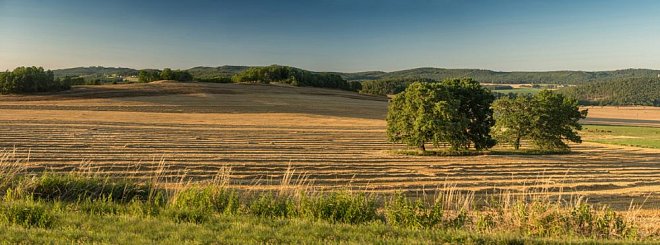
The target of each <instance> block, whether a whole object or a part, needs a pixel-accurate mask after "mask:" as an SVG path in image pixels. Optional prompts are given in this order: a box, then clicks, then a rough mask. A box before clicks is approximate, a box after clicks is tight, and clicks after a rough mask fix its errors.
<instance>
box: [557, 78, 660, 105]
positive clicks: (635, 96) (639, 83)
mask: <svg viewBox="0 0 660 245" xmlns="http://www.w3.org/2000/svg"><path fill="white" fill-rule="evenodd" d="M560 92H561V93H562V94H564V95H566V96H570V97H573V98H576V99H577V100H579V101H580V103H581V104H584V105H617V106H619V105H645V106H660V78H632V79H624V80H615V81H607V82H597V83H593V84H585V85H580V86H575V87H568V88H565V89H561V90H560Z"/></svg>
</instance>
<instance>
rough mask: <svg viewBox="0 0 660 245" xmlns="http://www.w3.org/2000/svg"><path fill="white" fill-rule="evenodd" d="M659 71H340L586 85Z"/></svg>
mask: <svg viewBox="0 0 660 245" xmlns="http://www.w3.org/2000/svg"><path fill="white" fill-rule="evenodd" d="M658 74H660V71H659V70H648V69H625V70H616V71H594V72H586V71H547V72H500V71H491V70H482V69H444V68H431V67H425V68H415V69H409V70H401V71H393V72H357V73H341V75H342V77H344V79H347V80H360V81H367V80H392V79H433V80H438V81H441V80H444V79H451V78H472V79H475V80H477V81H481V82H484V83H499V84H523V83H531V84H564V85H566V84H571V85H580V84H589V83H593V82H598V81H612V80H622V79H630V78H637V77H640V78H657V76H658Z"/></svg>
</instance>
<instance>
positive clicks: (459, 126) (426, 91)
mask: <svg viewBox="0 0 660 245" xmlns="http://www.w3.org/2000/svg"><path fill="white" fill-rule="evenodd" d="M493 100H494V97H493V96H492V94H490V92H489V91H488V90H486V89H484V88H482V87H481V86H480V85H479V83H478V82H476V81H473V80H471V79H462V80H446V81H443V82H439V83H424V82H415V83H412V84H410V86H408V88H406V90H405V91H403V92H402V93H399V94H397V95H396V96H395V97H394V98H393V99H392V101H391V102H390V104H389V106H388V115H387V135H388V139H389V140H390V141H392V142H401V143H405V144H408V145H411V146H417V147H419V149H420V150H425V146H424V144H425V143H427V142H431V143H433V144H434V145H436V146H437V145H439V144H440V143H447V144H449V145H450V146H451V148H452V149H453V150H461V149H467V148H469V147H470V145H473V146H474V147H475V148H476V149H479V150H482V149H487V148H490V147H492V146H493V145H494V144H495V141H494V140H493V139H492V138H491V137H490V128H491V127H492V126H493V124H494V121H493V118H492V110H491V109H490V105H491V103H492V102H493Z"/></svg>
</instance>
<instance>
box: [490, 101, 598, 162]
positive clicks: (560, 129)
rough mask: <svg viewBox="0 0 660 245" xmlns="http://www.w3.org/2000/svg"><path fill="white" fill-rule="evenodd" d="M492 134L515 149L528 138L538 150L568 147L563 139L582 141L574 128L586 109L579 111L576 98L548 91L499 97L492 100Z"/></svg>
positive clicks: (582, 117)
mask: <svg viewBox="0 0 660 245" xmlns="http://www.w3.org/2000/svg"><path fill="white" fill-rule="evenodd" d="M493 109H494V110H495V112H494V115H495V120H496V123H495V127H494V129H493V134H494V135H495V137H496V138H497V139H498V140H500V141H502V142H509V143H512V144H513V146H514V148H515V149H516V150H517V149H519V148H520V145H521V140H523V139H528V140H531V141H532V142H533V143H534V145H536V146H537V147H538V148H540V149H545V150H555V149H568V145H567V144H566V143H565V142H564V141H570V142H575V143H580V142H582V139H581V138H580V135H578V133H577V131H578V130H581V129H582V125H581V124H580V123H579V120H580V119H584V118H586V116H587V110H580V108H579V107H578V102H577V100H574V99H570V98H567V97H565V96H563V95H561V94H557V93H555V92H552V91H550V90H543V91H541V92H539V93H538V94H536V95H534V96H533V97H529V96H518V97H516V98H515V99H513V98H507V97H504V98H501V99H498V100H497V101H495V103H493Z"/></svg>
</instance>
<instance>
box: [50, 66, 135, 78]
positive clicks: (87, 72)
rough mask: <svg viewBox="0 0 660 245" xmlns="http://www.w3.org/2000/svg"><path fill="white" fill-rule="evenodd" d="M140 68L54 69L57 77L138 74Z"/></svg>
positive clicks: (94, 67) (91, 67)
mask: <svg viewBox="0 0 660 245" xmlns="http://www.w3.org/2000/svg"><path fill="white" fill-rule="evenodd" d="M137 72H138V70H135V69H131V68H121V67H103V66H90V67H75V68H66V69H58V70H53V73H54V74H55V77H67V76H69V77H76V76H109V75H122V76H125V75H137Z"/></svg>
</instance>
